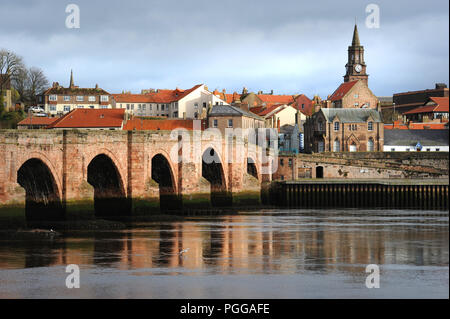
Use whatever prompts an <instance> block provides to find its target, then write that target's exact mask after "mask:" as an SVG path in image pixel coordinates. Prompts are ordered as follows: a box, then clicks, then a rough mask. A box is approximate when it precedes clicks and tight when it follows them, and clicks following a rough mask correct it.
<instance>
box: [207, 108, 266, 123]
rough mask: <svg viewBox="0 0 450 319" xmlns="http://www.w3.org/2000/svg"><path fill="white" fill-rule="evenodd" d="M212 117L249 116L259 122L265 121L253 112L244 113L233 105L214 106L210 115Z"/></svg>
mask: <svg viewBox="0 0 450 319" xmlns="http://www.w3.org/2000/svg"><path fill="white" fill-rule="evenodd" d="M209 115H210V116H233V115H234V116H247V117H252V118H254V119H257V120H261V121H263V120H264V119H263V118H262V117H260V116H258V115H256V114H253V113H252V112H247V111H244V110H242V109H240V108H238V107H235V106H231V105H214V106H213V108H212V110H211V112H210V113H209Z"/></svg>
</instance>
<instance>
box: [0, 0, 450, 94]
mask: <svg viewBox="0 0 450 319" xmlns="http://www.w3.org/2000/svg"><path fill="white" fill-rule="evenodd" d="M434 2H435V3H439V4H440V6H425V5H423V4H420V3H415V4H409V6H407V5H406V3H405V4H404V5H402V4H401V3H399V4H397V3H396V5H393V4H389V3H387V2H383V1H382V2H380V3H379V7H380V28H378V29H377V28H373V29H369V28H367V27H366V26H365V19H366V15H367V14H366V13H365V8H366V6H367V4H368V3H363V2H355V1H353V2H352V3H348V4H347V3H346V4H340V6H339V8H336V7H335V6H336V5H334V4H331V5H327V6H325V7H324V8H321V7H320V6H318V5H317V4H307V5H306V4H296V3H293V2H290V1H287V2H285V3H284V9H283V10H280V9H279V8H278V7H274V6H273V4H270V3H261V4H258V7H254V6H252V5H250V4H242V5H241V8H242V10H243V11H246V10H247V11H246V12H250V11H251V12H253V13H254V16H252V17H251V18H248V19H247V20H248V21H242V20H241V19H239V17H241V18H242V13H240V12H236V13H235V14H234V16H233V15H231V16H230V14H231V13H232V12H231V10H230V9H229V8H228V7H224V6H222V7H220V6H219V7H218V5H217V3H213V4H211V5H208V6H206V4H205V3H204V2H202V1H200V2H198V1H197V2H194V3H193V4H192V7H197V6H200V5H203V7H202V8H204V9H205V15H206V16H208V14H209V13H212V12H216V11H214V10H215V9H217V12H216V13H217V17H218V18H221V17H222V18H223V17H225V16H227V14H228V16H229V18H228V20H227V21H233V22H236V23H235V24H232V25H231V26H230V27H229V28H228V29H227V28H225V27H224V26H222V25H221V26H217V23H213V22H211V21H207V22H203V25H204V27H202V23H200V22H199V21H201V20H202V19H201V18H202V16H201V14H200V13H196V14H195V15H194V18H193V19H192V20H194V21H189V22H174V25H168V24H167V21H166V20H165V18H168V19H169V20H170V19H174V18H175V20H176V18H177V17H180V15H181V14H182V12H184V13H185V15H187V16H190V14H192V13H193V11H192V9H190V8H188V7H187V6H186V5H185V4H183V3H178V4H177V6H175V7H172V8H170V5H167V4H151V5H149V4H147V3H143V2H139V1H134V2H132V4H133V5H130V6H129V7H127V8H123V7H121V8H120V10H121V12H120V14H122V16H123V19H121V22H117V21H115V20H116V19H112V18H111V17H114V16H117V14H118V10H117V9H116V8H118V5H116V3H115V2H112V3H111V5H110V6H108V7H107V8H103V9H102V10H103V14H104V15H105V17H104V18H100V19H96V15H95V14H94V13H95V12H97V13H98V12H100V11H98V10H99V9H98V7H97V5H96V4H95V3H94V4H89V3H87V2H84V1H79V2H78V5H79V6H80V14H81V26H80V29H67V28H65V26H64V21H65V18H66V16H67V13H65V5H66V4H60V5H52V6H50V7H48V6H47V5H43V4H39V5H33V4H31V5H30V3H28V9H27V10H28V12H29V13H30V16H33V14H32V13H33V12H35V13H36V14H35V15H36V16H39V14H38V12H40V11H41V10H48V12H50V13H51V14H52V16H53V17H54V18H53V19H49V21H40V22H39V23H38V24H37V25H36V27H33V28H31V27H30V25H29V23H34V22H36V23H37V22H38V21H36V20H34V19H33V18H31V19H30V20H31V21H28V22H26V23H25V24H24V25H23V26H18V27H17V28H15V29H12V28H11V26H10V24H8V21H9V20H8V19H11V18H13V19H14V17H15V16H17V14H18V13H19V11H20V9H21V8H22V9H23V8H24V6H26V5H27V3H25V4H22V3H20V4H16V3H10V2H7V3H5V4H3V5H4V6H6V10H7V11H9V12H10V14H9V15H8V18H7V19H5V20H4V21H2V22H0V26H1V27H2V29H3V30H5V31H6V32H4V33H2V34H1V35H0V40H1V41H0V42H1V43H4V46H5V47H6V48H7V49H9V50H11V51H14V52H16V53H17V54H19V55H21V56H23V58H24V60H25V61H26V63H27V64H30V65H35V66H38V67H40V68H42V69H43V70H44V72H45V74H46V75H47V77H48V79H49V81H50V82H59V83H60V84H61V85H63V86H67V85H68V82H69V77H68V76H69V74H70V70H71V69H73V71H74V77H75V82H76V84H77V85H79V86H80V87H92V86H94V85H95V84H99V86H100V87H102V88H103V89H105V90H107V91H109V92H112V93H115V92H121V91H131V92H132V93H139V92H140V90H141V89H148V88H156V89H165V88H174V87H180V88H181V89H187V88H190V87H192V86H193V85H195V84H200V83H204V84H206V85H207V86H208V88H209V89H210V90H211V91H213V90H215V89H218V90H219V91H221V90H222V89H226V91H227V93H232V92H234V91H236V92H240V91H242V88H243V87H246V88H247V89H248V90H249V91H254V92H257V91H263V92H270V91H271V90H274V94H299V93H303V94H306V95H307V96H309V97H312V96H314V95H315V94H318V95H319V96H320V97H322V98H326V97H327V96H328V95H330V94H332V93H333V91H334V90H335V89H336V87H337V86H338V85H339V84H340V83H342V82H343V76H344V74H345V67H344V66H345V62H346V60H347V48H348V46H349V45H350V44H351V37H352V32H353V26H354V24H355V17H356V18H357V23H358V28H359V35H360V40H361V45H363V46H364V47H365V51H366V63H367V73H368V74H369V75H370V81H369V87H370V88H371V90H372V91H373V92H374V94H375V95H377V96H389V95H392V94H393V93H395V92H403V91H414V90H419V89H423V88H424V87H426V88H432V87H433V86H434V83H437V82H445V83H448V82H449V80H448V78H449V76H448V40H442V37H443V38H444V39H447V38H448V10H444V9H445V7H447V9H448V3H446V2H444V1H434ZM196 5H197V6H196ZM236 5H237V4H236V3H234V7H236ZM280 6H282V5H281V4H280ZM149 7H150V8H151V9H152V10H149ZM231 7H233V5H231V6H230V8H231ZM258 8H259V10H260V11H261V12H259V11H258V10H257V9H258ZM169 9H172V10H169ZM197 9H198V8H197ZM218 9H220V10H218ZM269 9H271V10H272V11H271V12H273V14H274V15H273V17H272V18H273V19H269V20H270V23H269V22H267V23H266V24H263V23H262V22H261V20H260V19H259V18H261V19H262V18H263V17H262V12H266V13H267V12H268V11H267V10H269ZM287 9H289V10H287ZM300 9H301V10H300ZM333 9H334V11H335V12H334V14H332V13H331V11H333ZM299 10H300V11H301V12H304V16H305V17H306V18H304V17H303V16H302V18H301V19H297V18H298V17H296V16H295V14H293V13H292V12H291V11H294V12H295V11H297V12H298V11H299ZM405 10H406V11H405ZM288 11H289V12H288ZM139 12H141V13H139ZM401 12H403V13H405V12H408V14H404V16H397V14H399V13H401ZM314 15H315V17H316V19H312V18H313V17H314ZM102 16H103V15H102ZM317 17H319V18H318V19H317ZM326 17H328V20H327V19H325V18H326ZM425 18H426V19H425ZM424 19H425V20H424ZM97 20H99V22H98V21H97ZM155 21H159V22H161V26H158V27H157V28H156V27H155V24H154V23H155ZM183 21H185V20H183ZM163 22H164V23H163ZM128 24H129V25H128ZM183 24H184V26H183ZM180 25H181V26H183V28H181V29H180ZM330 25H333V27H331V26H330ZM149 28H150V29H151V30H154V32H148V30H149ZM175 29H176V32H172V31H173V30H175ZM146 30H147V31H146ZM171 30H172V31H171ZM18 34H21V37H20V39H22V41H20V42H19V41H18V40H17V39H19V37H17V35H18ZM446 35H447V36H446ZM294 37H296V38H297V39H298V41H292V39H293V38H294ZM114 39H115V41H114ZM208 39H210V40H208ZM437 39H439V40H437ZM23 40H25V41H23ZM95 43H97V44H95ZM158 43H159V45H158ZM29 44H31V45H32V47H33V50H29V46H28V45H29ZM305 44H306V45H305ZM324 44H325V45H324ZM155 45H158V46H156V47H157V48H158V49H157V50H155ZM199 45H200V46H199ZM61 48H64V50H65V51H62V50H60V49H61ZM127 48H128V49H127ZM55 49H56V50H55ZM254 52H258V53H257V54H255V53H254ZM412 74H421V76H420V77H417V76H414V77H413V76H411V75H412Z"/></svg>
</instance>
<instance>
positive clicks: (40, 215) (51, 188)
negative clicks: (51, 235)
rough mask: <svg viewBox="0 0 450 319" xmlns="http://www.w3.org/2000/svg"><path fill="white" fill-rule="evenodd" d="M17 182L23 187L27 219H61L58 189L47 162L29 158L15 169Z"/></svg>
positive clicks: (61, 211)
mask: <svg viewBox="0 0 450 319" xmlns="http://www.w3.org/2000/svg"><path fill="white" fill-rule="evenodd" d="M17 183H18V184H19V185H20V186H22V187H23V188H24V189H25V216H26V218H27V220H29V221H36V220H48V221H50V220H62V219H63V218H64V211H63V207H62V204H61V197H60V190H59V188H58V185H57V183H56V180H55V177H54V175H53V173H52V172H51V170H50V168H49V167H48V165H47V164H45V163H44V162H43V161H42V160H41V159H39V158H30V159H28V160H27V161H25V162H24V163H23V164H22V165H21V166H20V168H19V170H18V171H17Z"/></svg>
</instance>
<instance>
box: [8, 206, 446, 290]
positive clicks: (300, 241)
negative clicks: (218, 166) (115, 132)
mask: <svg viewBox="0 0 450 319" xmlns="http://www.w3.org/2000/svg"><path fill="white" fill-rule="evenodd" d="M448 236H449V233H448V213H447V212H432V211H426V212H424V211H411V210H409V211H407V210H390V211H380V210H376V211H369V210H364V211H363V210H345V211H344V210H276V211H271V210H267V211H258V212H250V213H243V214H239V215H230V216H220V217H192V218H188V219H186V220H184V221H177V222H152V223H142V224H137V225H136V226H135V227H134V228H133V229H127V230H118V231H97V232H88V231H78V232H70V233H66V234H65V237H64V238H63V239H57V240H53V241H50V240H47V241H18V240H15V241H0V298H448V297H449V268H448V266H449V265H448V260H449V254H448V251H449V237H448ZM187 248H189V249H188V250H187V252H186V253H184V254H182V255H181V256H180V254H179V252H180V251H181V250H183V249H187ZM69 264H77V265H79V267H80V288H79V289H68V288H66V284H65V282H66V276H67V275H68V273H66V272H65V270H66V265H69ZM368 264H377V265H379V269H380V288H379V289H376V288H374V289H368V288H366V285H365V281H366V276H367V275H368V274H367V273H366V272H365V268H366V266H367V265H368Z"/></svg>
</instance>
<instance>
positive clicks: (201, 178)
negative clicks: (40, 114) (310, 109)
mask: <svg viewBox="0 0 450 319" xmlns="http://www.w3.org/2000/svg"><path fill="white" fill-rule="evenodd" d="M203 135H205V134H203ZM194 137H195V139H194ZM194 140H195V141H196V143H195V142H193V141H194ZM264 153H265V152H264ZM263 156H265V154H262V152H261V149H260V148H258V147H256V146H254V145H251V147H249V144H248V143H247V142H246V141H245V140H243V139H237V138H234V143H233V144H232V145H231V146H230V145H229V144H228V143H226V142H225V139H222V138H220V139H217V138H214V137H213V136H202V133H201V132H200V131H192V132H186V131H184V132H183V134H181V133H180V132H178V133H175V134H174V132H168V131H107V130H95V131H94V130H91V131H82V130H39V131H38V130H20V131H19V130H2V131H0V207H2V206H3V209H5V208H11V207H18V208H21V207H22V209H24V208H25V209H24V211H25V214H26V217H27V219H31V220H33V219H36V220H39V219H42V218H45V219H47V220H53V219H60V218H63V217H64V218H69V219H73V218H83V215H85V214H88V215H91V214H93V213H94V212H95V215H97V216H102V217H108V216H111V217H112V216H123V215H130V216H131V215H140V214H144V215H145V214H152V213H155V212H159V211H163V210H179V209H190V208H200V207H202V208H203V207H207V208H210V207H221V206H231V205H240V204H248V203H251V202H252V203H257V202H259V200H260V191H261V182H262V181H265V180H267V181H270V179H271V175H270V174H268V175H265V174H263V173H262V168H263V166H264V165H262V162H264V158H263ZM180 158H181V159H182V160H179V159H180ZM0 213H1V209H0ZM92 216H93V215H92Z"/></svg>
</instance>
